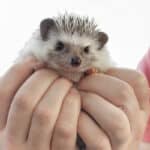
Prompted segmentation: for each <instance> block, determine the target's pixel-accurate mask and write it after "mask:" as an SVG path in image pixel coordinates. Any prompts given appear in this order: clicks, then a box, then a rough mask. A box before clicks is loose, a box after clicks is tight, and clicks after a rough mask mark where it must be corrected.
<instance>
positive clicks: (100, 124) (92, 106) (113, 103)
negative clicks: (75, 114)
mask: <svg viewBox="0 0 150 150" xmlns="http://www.w3.org/2000/svg"><path fill="white" fill-rule="evenodd" d="M78 88H79V89H80V93H81V98H82V109H83V110H84V111H83V112H81V113H80V116H79V125H78V133H79V135H80V136H81V138H82V139H83V141H84V142H85V144H86V147H87V150H137V149H138V148H139V145H140V142H141V140H142V136H143V132H144V129H145V126H146V123H147V120H148V116H149V108H150V102H149V96H150V91H149V86H148V83H147V81H146V79H145V77H144V76H143V75H142V74H140V73H138V72H137V71H134V70H129V69H119V68H118V69H117V68H112V69H110V70H109V71H108V72H107V73H106V74H101V73H100V74H94V75H91V76H88V77H86V78H85V79H83V80H82V81H81V82H80V83H79V86H78Z"/></svg>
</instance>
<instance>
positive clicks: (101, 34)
mask: <svg viewBox="0 0 150 150" xmlns="http://www.w3.org/2000/svg"><path fill="white" fill-rule="evenodd" d="M98 41H99V43H100V47H99V49H101V48H102V47H103V46H104V45H105V44H106V43H107V41H108V35H107V34H106V33H104V32H99V33H98Z"/></svg>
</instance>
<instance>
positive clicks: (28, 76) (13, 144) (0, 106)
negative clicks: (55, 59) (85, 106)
mask: <svg viewBox="0 0 150 150" xmlns="http://www.w3.org/2000/svg"><path fill="white" fill-rule="evenodd" d="M36 64H37V61H36V60H34V59H33V58H28V59H25V60H24V61H22V62H19V63H17V64H15V65H13V67H11V68H10V69H9V70H8V71H7V73H6V74H5V75H4V76H2V77H1V79H0V149H1V150H27V149H28V150H35V149H36V150H60V149H61V150H74V149H75V147H76V133H77V122H78V115H79V112H80V95H79V93H78V91H77V90H76V89H74V88H73V87H72V83H71V82H69V81H68V80H66V79H64V78H60V77H59V76H58V75H57V74H56V73H55V72H53V71H51V70H46V69H40V70H38V71H36V72H34V71H33V70H34V68H36Z"/></svg>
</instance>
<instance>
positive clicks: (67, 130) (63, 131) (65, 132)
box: [56, 124, 74, 139]
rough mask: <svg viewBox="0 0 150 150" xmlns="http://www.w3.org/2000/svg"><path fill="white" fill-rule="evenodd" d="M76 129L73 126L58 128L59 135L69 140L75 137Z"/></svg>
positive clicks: (60, 126)
mask: <svg viewBox="0 0 150 150" xmlns="http://www.w3.org/2000/svg"><path fill="white" fill-rule="evenodd" d="M73 131H74V128H73V127H72V126H71V125H68V124H67V125H65V124H61V125H58V126H57V128H56V132H57V135H58V136H59V137H61V138H65V139H69V138H71V137H72V136H73V133H74V132H73Z"/></svg>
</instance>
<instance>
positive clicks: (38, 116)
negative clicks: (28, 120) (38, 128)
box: [34, 107, 53, 124]
mask: <svg viewBox="0 0 150 150" xmlns="http://www.w3.org/2000/svg"><path fill="white" fill-rule="evenodd" d="M34 117H35V120H36V121H37V122H38V123H40V124H47V123H50V121H51V119H52V117H53V112H52V111H50V110H48V109H46V108H40V107H39V108H37V109H36V110H35V112H34Z"/></svg>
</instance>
